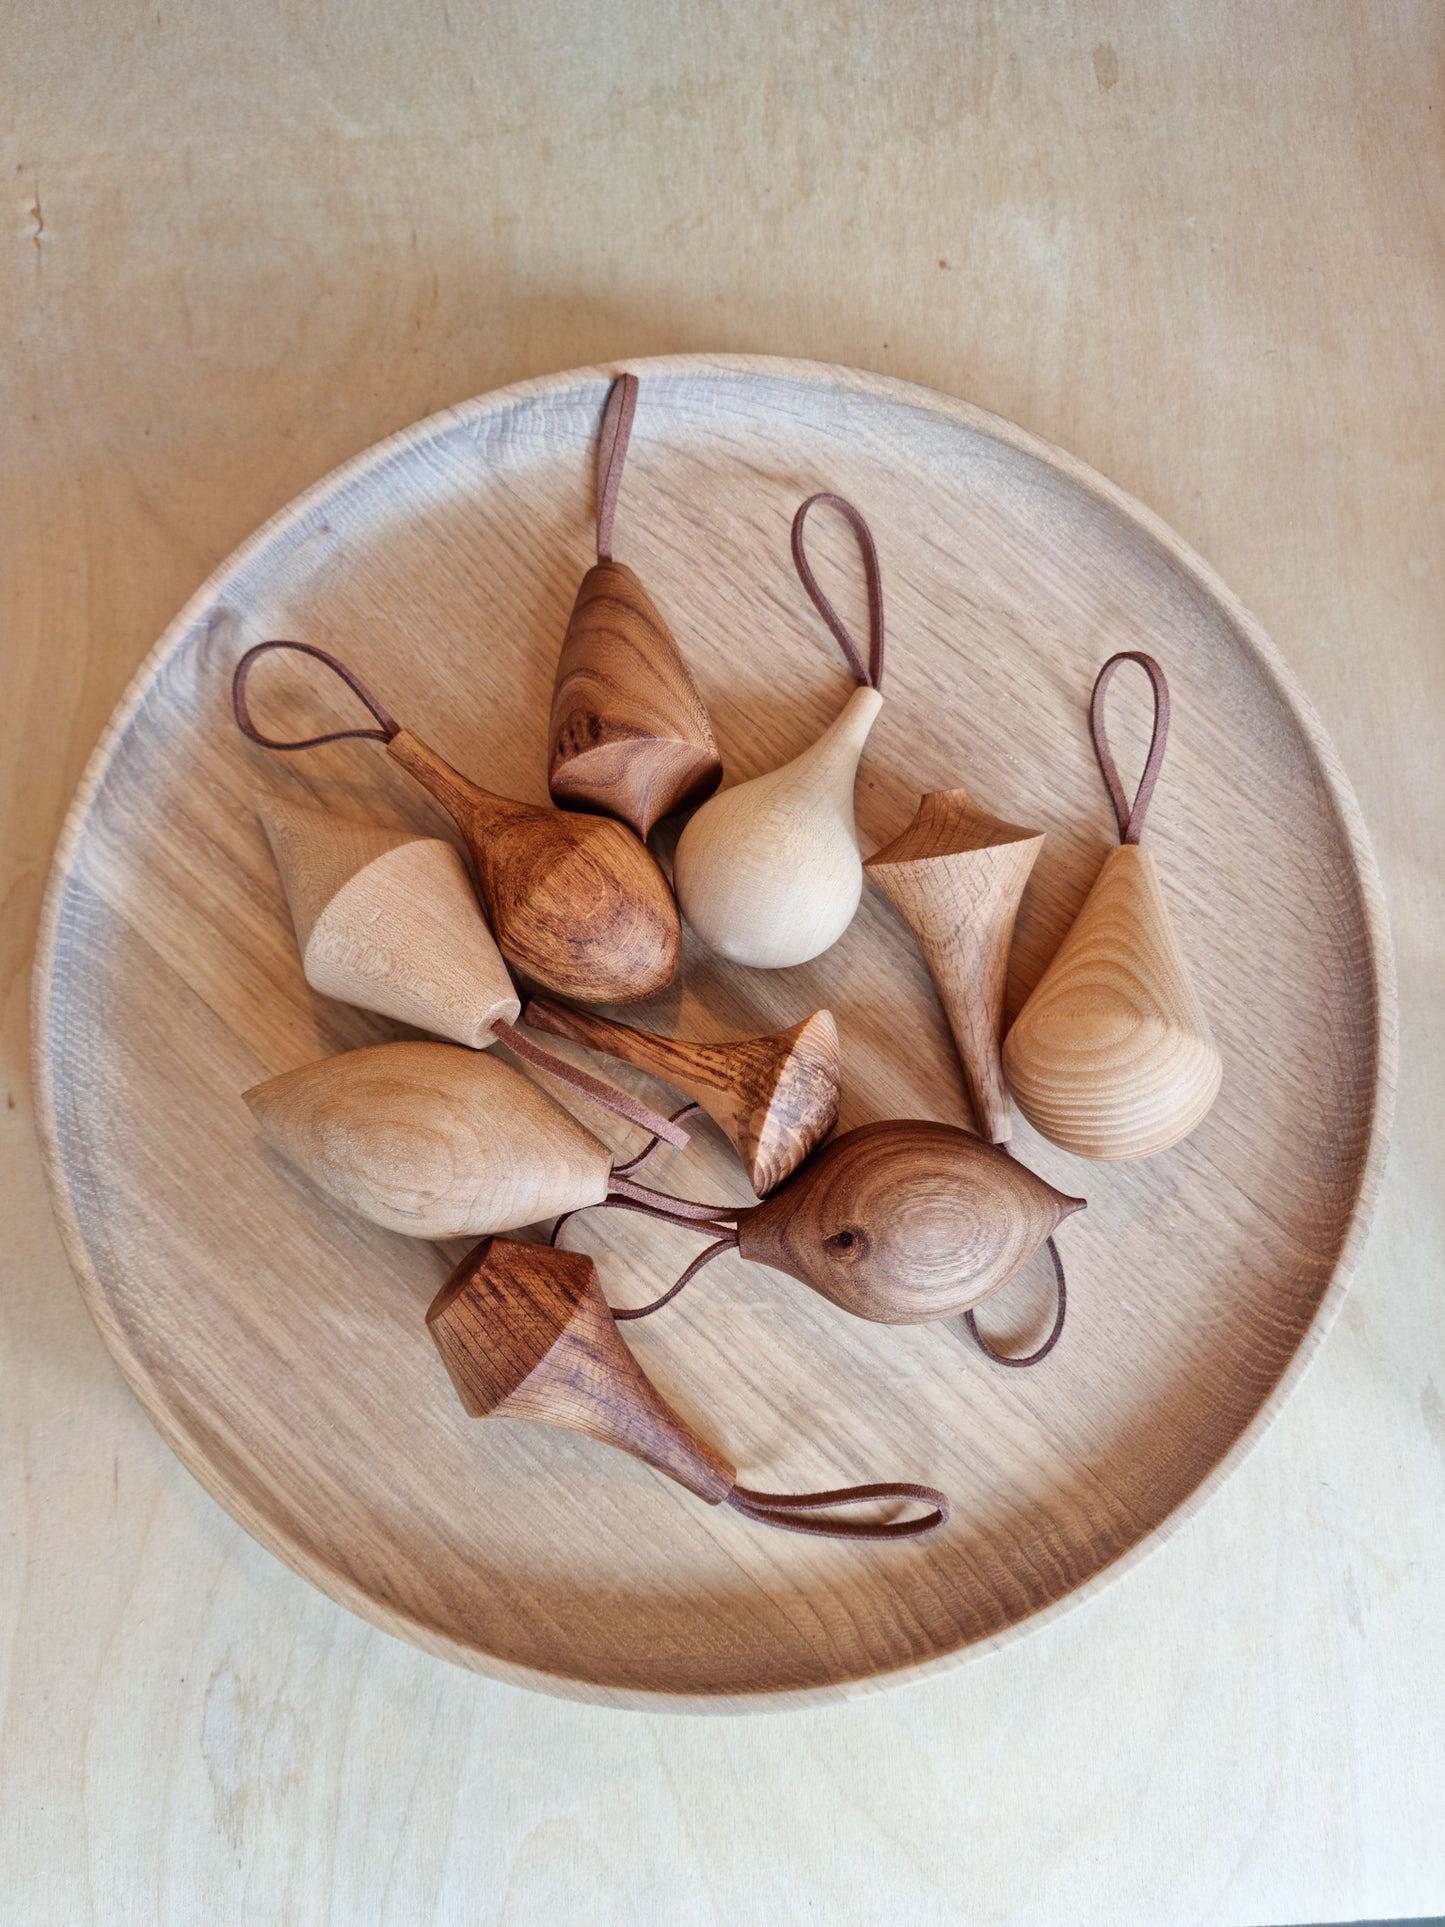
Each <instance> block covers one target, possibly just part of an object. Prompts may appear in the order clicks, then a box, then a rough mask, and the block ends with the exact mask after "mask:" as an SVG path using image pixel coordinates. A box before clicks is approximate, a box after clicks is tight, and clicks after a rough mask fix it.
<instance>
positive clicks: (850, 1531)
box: [724, 1482, 949, 1539]
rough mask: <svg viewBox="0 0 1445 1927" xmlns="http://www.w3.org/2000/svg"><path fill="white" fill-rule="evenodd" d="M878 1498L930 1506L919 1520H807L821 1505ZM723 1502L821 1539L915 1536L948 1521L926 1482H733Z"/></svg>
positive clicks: (938, 1495)
mask: <svg viewBox="0 0 1445 1927" xmlns="http://www.w3.org/2000/svg"><path fill="white" fill-rule="evenodd" d="M882 1499H902V1500H912V1501H914V1502H915V1503H916V1504H918V1505H926V1506H928V1507H929V1508H930V1510H929V1511H927V1512H925V1513H924V1515H923V1516H922V1518H920V1519H889V1520H877V1521H866V1522H863V1523H860V1524H858V1525H849V1524H847V1523H846V1522H845V1521H843V1520H842V1519H811V1518H809V1517H808V1514H809V1513H810V1512H813V1511H815V1510H817V1509H818V1508H819V1507H823V1506H841V1505H868V1504H870V1503H873V1502H875V1501H877V1500H882ZM724 1504H726V1505H730V1506H731V1507H732V1509H733V1511H734V1512H740V1513H741V1514H742V1515H743V1517H744V1518H745V1519H752V1520H754V1521H755V1522H756V1523H757V1524H758V1525H760V1526H777V1527H778V1529H779V1530H780V1531H782V1532H811V1533H815V1534H816V1535H817V1536H818V1537H819V1538H820V1539H916V1538H917V1537H918V1536H919V1534H920V1533H923V1532H935V1531H937V1529H938V1527H939V1526H941V1525H946V1524H947V1523H948V1514H949V1504H948V1500H947V1498H946V1497H945V1495H944V1494H943V1493H942V1492H940V1491H938V1490H937V1488H936V1487H934V1486H931V1485H905V1484H903V1483H901V1482H900V1483H898V1484H891V1485H845V1486H840V1487H839V1488H838V1490H837V1491H836V1492H750V1491H749V1490H748V1488H747V1487H746V1486H742V1485H735V1486H734V1487H733V1489H732V1491H731V1492H729V1493H728V1495H727V1498H726V1499H725V1500H724Z"/></svg>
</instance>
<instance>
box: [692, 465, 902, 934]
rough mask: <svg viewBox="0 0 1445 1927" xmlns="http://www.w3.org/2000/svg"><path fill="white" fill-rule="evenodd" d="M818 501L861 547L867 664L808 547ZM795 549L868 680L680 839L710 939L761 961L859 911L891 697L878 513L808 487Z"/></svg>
mask: <svg viewBox="0 0 1445 1927" xmlns="http://www.w3.org/2000/svg"><path fill="white" fill-rule="evenodd" d="M819 502H826V503H827V504H828V505H829V506H830V507H832V508H835V509H837V510H838V512H839V514H841V515H843V516H844V517H845V518H846V519H847V521H848V523H849V524H850V526H851V527H852V529H853V532H854V534H855V535H856V536H857V538H858V543H859V547H860V548H861V550H862V553H863V566H864V571H865V574H866V576H867V581H868V609H869V627H870V630H871V639H870V649H869V660H868V662H867V663H866V664H865V663H864V661H863V658H862V656H861V655H860V654H859V652H858V650H857V648H856V647H855V645H854V642H853V639H852V637H851V636H850V635H849V633H848V630H847V628H846V627H845V625H844V623H843V621H842V618H841V617H840V616H839V615H838V612H837V610H836V609H834V607H833V605H832V603H831V602H830V601H829V600H828V598H827V596H826V595H825V594H824V593H823V590H822V588H821V587H820V586H819V583H818V580H817V578H816V577H815V575H814V574H813V570H812V567H811V565H810V564H809V562H808V558H807V555H806V553H805V551H804V546H803V525H804V523H805V521H806V519H807V516H808V512H809V510H810V509H812V508H814V507H815V506H816V505H817V504H818V503H819ZM793 559H794V562H795V563H796V565H797V569H798V574H799V575H800V576H801V577H802V581H803V586H804V588H805V589H806V590H807V591H808V594H809V595H810V596H811V597H812V599H813V602H814V605H815V606H816V607H817V609H818V611H819V613H820V614H821V616H822V617H823V620H824V621H825V622H826V623H827V625H828V627H829V628H830V629H831V630H832V632H833V634H834V635H835V636H836V637H837V639H838V642H839V644H840V646H841V647H842V650H843V653H844V655H845V657H846V658H847V661H848V665H849V667H850V668H851V669H852V671H853V674H854V675H855V676H856V678H857V680H858V682H859V685H860V687H859V688H857V689H856V690H854V692H853V694H852V695H851V696H850V697H849V698H848V701H847V702H846V703H845V704H844V706H843V708H842V710H841V712H840V713H839V715H838V716H837V718H836V719H835V721H834V722H833V723H832V725H831V726H830V727H829V728H828V729H827V730H825V731H824V733H823V734H822V736H820V737H819V738H818V740H817V742H816V743H814V744H813V746H812V748H811V749H806V750H804V751H803V753H802V755H801V756H796V757H794V758H793V760H792V762H790V763H785V764H784V765H783V767H782V768H781V769H775V770H773V771H772V772H771V773H770V774H769V775H767V776H755V777H753V778H752V780H751V781H750V782H746V783H737V784H735V785H734V786H733V787H732V788H731V789H726V790H723V791H722V792H721V793H720V794H719V795H717V796H714V797H713V798H711V800H710V801H708V802H706V803H704V804H703V806H702V808H701V809H700V810H699V811H698V812H697V813H696V815H695V816H693V817H692V818H691V820H690V821H689V822H688V825H687V827H686V829H684V831H683V833H682V835H681V837H680V838H679V839H678V845H677V852H676V855H675V856H674V858H673V866H672V868H673V882H674V884H675V885H676V888H677V897H678V902H679V903H680V904H681V905H682V913H683V915H684V916H685V917H686V918H687V920H688V922H689V923H690V924H691V925H692V927H693V929H694V930H695V931H696V932H697V934H698V935H699V936H700V937H701V938H702V940H703V942H704V943H706V944H708V945H709V946H710V947H711V948H712V949H713V950H716V951H717V952H718V953H719V955H720V956H724V957H727V958H729V959H731V961H732V962H733V963H741V964H751V965H752V966H753V967H754V968H756V969H760V970H782V969H786V968H787V967H788V966H790V965H792V964H802V963H807V962H808V961H809V960H810V959H811V958H813V957H818V956H821V955H822V953H823V952H824V951H825V950H827V949H829V948H831V946H832V945H833V944H835V943H836V942H837V941H838V939H839V937H841V936H842V934H843V932H844V931H845V930H846V929H847V928H848V926H849V924H850V923H851V922H852V921H853V918H854V915H855V913H856V912H857V909H858V901H859V898H860V897H861V895H862V893H863V862H862V857H861V855H860V853H859V850H858V836H857V831H856V830H855V828H854V824H853V788H854V783H855V781H856V778H857V773H858V759H859V757H860V756H861V755H862V753H863V746H864V744H865V743H866V742H867V740H868V734H869V731H870V730H871V729H872V727H873V724H874V723H875V721H876V720H877V717H878V711H879V710H880V709H881V707H882V705H883V697H882V695H881V694H880V693H879V692H880V686H881V684H882V680H883V587H882V579H881V576H880V573H879V568H878V552H877V549H876V547H875V545H874V542H873V536H872V533H871V532H870V530H869V528H868V524H867V523H866V522H865V521H864V519H863V517H862V516H861V515H860V514H859V512H858V510H857V509H856V508H854V507H853V505H852V504H851V503H850V502H845V501H844V500H843V498H842V497H841V496H838V495H827V494H822V495H810V496H809V497H808V499H807V501H806V502H804V503H803V505H802V507H801V508H800V509H799V510H798V513H797V515H796V516H795V517H794V518H793Z"/></svg>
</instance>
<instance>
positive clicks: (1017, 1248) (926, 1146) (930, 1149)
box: [738, 1119, 1084, 1325]
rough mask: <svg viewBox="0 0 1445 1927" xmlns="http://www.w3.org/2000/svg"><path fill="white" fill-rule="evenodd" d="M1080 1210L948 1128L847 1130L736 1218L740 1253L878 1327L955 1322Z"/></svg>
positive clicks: (904, 1125) (905, 1124)
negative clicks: (791, 1176) (941, 1320)
mask: <svg viewBox="0 0 1445 1927" xmlns="http://www.w3.org/2000/svg"><path fill="white" fill-rule="evenodd" d="M1083 1208H1084V1200H1083V1199H1082V1198H1069V1197H1065V1196H1064V1195H1063V1193H1062V1192H1059V1191H1055V1190H1054V1188H1053V1186H1052V1185H1049V1184H1045V1183H1044V1181H1043V1179H1042V1178H1039V1177H1035V1175H1034V1174H1033V1172H1032V1171H1029V1170H1027V1169H1025V1167H1024V1166H1023V1165H1021V1164H1016V1163H1015V1162H1014V1160H1013V1159H1012V1158H1011V1157H1010V1156H1009V1155H1008V1153H1007V1152H1006V1151H1003V1150H1000V1149H998V1148H997V1147H996V1146H994V1145H991V1144H985V1143H984V1142H983V1140H982V1138H979V1137H975V1136H974V1135H973V1133H972V1132H971V1131H961V1130H959V1129H958V1128H957V1127H956V1126H955V1125H952V1124H931V1123H925V1122H920V1121H919V1120H917V1119H908V1120H896V1121H889V1122H886V1123H880V1124H864V1125H861V1126H859V1128H858V1129H857V1130H854V1131H845V1132H844V1133H843V1135H842V1136H841V1137H837V1138H834V1139H833V1141H832V1143H831V1144H827V1145H825V1146H824V1147H823V1149H822V1150H821V1151H819V1152H817V1153H816V1154H815V1155H814V1156H813V1157H812V1158H811V1159H810V1160H809V1162H808V1163H807V1164H805V1165H804V1167H803V1169H802V1170H801V1171H799V1172H798V1173H797V1175H796V1176H795V1177H793V1178H790V1179H789V1181H788V1182H787V1183H786V1184H785V1185H783V1186H782V1188H781V1189H780V1190H778V1191H777V1192H775V1193H774V1195H773V1196H772V1197H771V1198H769V1199H767V1200H766V1201H765V1202H764V1203H762V1204H759V1205H756V1206H754V1207H753V1209H751V1210H749V1211H745V1212H741V1213H740V1214H739V1216H738V1249H739V1251H740V1252H741V1253H742V1255H743V1257H744V1258H748V1259H751V1260H752V1261H753V1262H754V1263H756V1264H760V1265H770V1266H771V1267H772V1269H773V1270H774V1271H783V1272H786V1273H788V1275H789V1276H790V1277H793V1278H797V1279H800V1280H801V1281H802V1283H803V1284H805V1285H808V1286H810V1287H811V1288H812V1289H813V1290H814V1291H816V1292H819V1293H821V1295H822V1296H823V1297H824V1298H829V1299H831V1300H832V1301H833V1303H834V1304H835V1305H839V1306H841V1307H842V1309H843V1310H844V1311H851V1312H854V1313H856V1314H857V1315H858V1317H860V1318H870V1319H873V1320H875V1321H877V1322H878V1323H879V1324H884V1325H911V1324H919V1323H923V1322H925V1321H928V1320H932V1319H937V1318H952V1317H954V1316H955V1315H956V1314H957V1313H959V1312H963V1311H968V1310H969V1309H970V1308H971V1307H972V1306H974V1305H977V1304H981V1303H982V1301H983V1300H984V1299H985V1298H987V1297H988V1296H989V1295H990V1293H992V1292H995V1291H997V1290H998V1289H999V1287H1000V1286H1001V1285H1006V1284H1007V1283H1008V1281H1009V1279H1010V1278H1012V1277H1013V1275H1014V1273H1015V1272H1016V1271H1017V1270H1018V1269H1019V1267H1020V1266H1021V1265H1023V1264H1025V1263H1026V1262H1027V1260H1028V1259H1029V1258H1030V1257H1032V1255H1033V1254H1034V1252H1035V1251H1037V1250H1038V1248H1039V1246H1040V1245H1041V1244H1042V1243H1043V1242H1044V1240H1045V1239H1046V1238H1048V1237H1049V1236H1051V1235H1052V1233H1053V1232H1054V1231H1055V1230H1057V1228H1058V1226H1059V1225H1060V1224H1061V1223H1062V1222H1063V1220H1064V1219H1065V1218H1067V1217H1068V1216H1070V1214H1071V1213H1073V1212H1075V1211H1081V1210H1082V1209H1083Z"/></svg>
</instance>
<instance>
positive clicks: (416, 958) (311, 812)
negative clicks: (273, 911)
mask: <svg viewBox="0 0 1445 1927" xmlns="http://www.w3.org/2000/svg"><path fill="white" fill-rule="evenodd" d="M257 809H258V812H259V814H260V817H261V821H262V823H263V824H264V825H265V829H266V835H267V837H268V839H269V841H270V844H271V851H272V854H273V856H274V857H275V859H276V868H277V870H278V871H279V872H280V875H281V886H282V888H283V889H284V891H285V892H286V901H287V904H288V905H289V906H290V910H291V921H292V923H293V924H294V925H295V929H296V942H297V946H298V947H299V949H300V951H301V965H302V969H303V970H304V971H305V973H306V981H307V982H308V983H309V984H310V985H311V987H312V989H313V990H317V991H320V993H321V994H322V996H323V997H336V998H338V999H340V1001H341V1002H342V1003H347V1004H357V1005H359V1006H360V1007H361V1008H362V1009H363V1010H375V1011H379V1012H380V1013H381V1014H382V1015H383V1016H384V1017H394V1018H396V1019H397V1021H398V1022H399V1023H403V1024H415V1025H416V1026H417V1028H418V1029H419V1030H429V1031H434V1032H435V1033H436V1035H437V1036H438V1037H449V1038H451V1039H452V1041H453V1042H454V1043H458V1044H469V1045H471V1046H472V1047H473V1048H474V1049H481V1048H483V1047H485V1046H486V1045H487V1044H490V1043H491V1042H492V1039H493V1037H494V1035H495V1026H496V1024H497V1022H498V1020H499V1019H500V1020H502V1021H504V1022H506V1023H512V1022H513V1021H514V1020H515V1018H516V1016H517V1012H518V1008H519V1004H518V998H517V993H516V991H515V990H514V989H513V987H512V980H511V978H510V977H509V976H508V974H507V967H506V965H505V964H504V963H503V962H502V957H501V953H500V951H499V950H498V949H497V946H496V944H495V943H494V942H493V941H492V933H491V931H490V930H489V929H488V927H487V922H486V919H485V918H484V917H483V915H482V912H481V908H480V906H479V905H478V903H477V899H476V894H475V892H474V891H473V889H472V884H471V879H470V877H469V876H468V875H467V868H466V865H465V863H464V862H463V861H462V858H461V855H460V853H459V852H458V851H457V850H455V849H454V848H453V847H452V845H451V844H450V843H443V842H441V841H440V840H439V839H438V838H436V837H418V836H410V835H408V834H407V832H406V831H404V830H386V829H382V828H380V827H378V826H376V825H372V824H363V823H352V822H348V821H347V820H346V819H345V818H344V817H339V816H333V815H332V814H331V813H330V811H328V810H317V809H309V808H307V807H306V806H305V805H304V804H299V803H286V802H281V801H280V800H278V799H276V798H272V797H268V798H265V799H262V800H261V801H260V802H258V804H257Z"/></svg>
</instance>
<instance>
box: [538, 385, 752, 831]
mask: <svg viewBox="0 0 1445 1927" xmlns="http://www.w3.org/2000/svg"><path fill="white" fill-rule="evenodd" d="M637 390H638V384H637V377H636V376H635V375H621V376H619V377H618V379H617V381H616V382H614V384H613V387H612V392H611V394H610V395H609V396H608V398H607V407H606V410H605V412H604V414H603V417H602V432H601V435H600V437H599V440H598V448H597V561H596V563H595V565H594V566H593V567H592V568H590V569H589V570H588V571H587V574H586V575H585V576H584V577H583V579H582V586H581V588H580V589H579V590H578V592H577V601H576V603H575V605H574V606H573V610H572V616H571V620H570V621H569V622H568V624H567V634H566V637H565V639H564V641H563V644H562V654H561V657H560V659H559V661H558V664H557V677H556V682H555V685H554V687H553V691H552V714H551V722H550V726H549V734H550V750H549V755H548V774H547V781H548V786H549V788H550V789H551V792H552V800H553V802H554V803H556V804H558V805H559V806H560V807H561V808H563V809H590V810H600V811H602V812H604V813H605V814H606V815H608V816H617V817H620V818H621V819H622V821H623V822H624V823H630V824H631V825H632V827H633V829H634V830H636V832H637V834H638V835H639V836H640V837H644V838H645V837H646V836H647V834H648V832H649V831H650V830H651V828H652V826H653V824H654V823H657V822H660V821H661V819H662V818H663V817H665V816H670V815H671V814H672V813H673V811H674V810H680V809H686V808H687V807H688V806H689V805H691V804H694V803H700V802H701V801H702V800H703V798H704V797H706V796H711V795H712V793H713V791H714V790H715V789H716V788H717V786H718V784H719V783H720V782H721V781H722V761H721V759H720V758H719V756H718V752H717V744H716V742H715V741H714V740H713V733H712V726H711V724H710V723H709V721H708V716H707V710H706V708H705V707H704V704H703V700H702V697H701V695H700V694H699V693H698V688H697V684H696V683H695V682H694V681H693V679H692V677H691V675H690V674H689V673H688V668H687V664H686V663H685V662H684V661H683V659H682V654H681V652H680V651H679V649H678V646H677V644H676V642H675V641H674V640H673V637H672V632H671V630H670V629H669V628H668V626H667V624H666V622H665V621H664V620H663V618H662V615H661V614H660V612H659V611H658V608H657V606H656V604H655V603H654V602H653V600H652V598H651V596H649V595H648V593H647V591H646V590H645V589H644V588H643V586H642V584H641V582H640V581H639V580H638V579H637V576H636V575H635V574H634V572H633V571H632V570H631V569H630V568H628V567H627V565H626V564H625V563H623V562H617V561H614V560H613V556H612V528H613V519H614V516H615V514H616V509H617V497H618V492H619V490H620V488H621V482H622V472H623V466H624V464H625V462H626V459H627V446H628V441H629V439H630V437H631V433H632V420H633V415H634V413H635V411H636V407H637Z"/></svg>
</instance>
